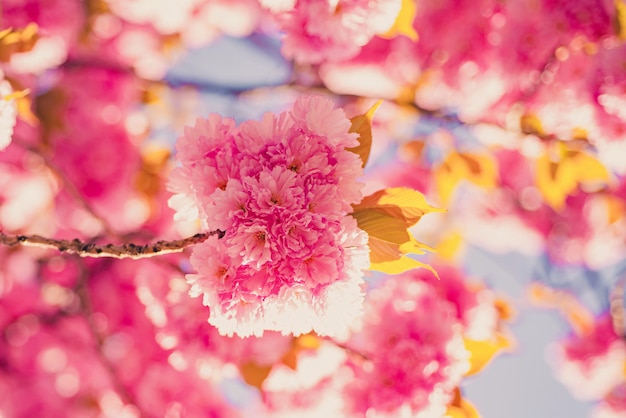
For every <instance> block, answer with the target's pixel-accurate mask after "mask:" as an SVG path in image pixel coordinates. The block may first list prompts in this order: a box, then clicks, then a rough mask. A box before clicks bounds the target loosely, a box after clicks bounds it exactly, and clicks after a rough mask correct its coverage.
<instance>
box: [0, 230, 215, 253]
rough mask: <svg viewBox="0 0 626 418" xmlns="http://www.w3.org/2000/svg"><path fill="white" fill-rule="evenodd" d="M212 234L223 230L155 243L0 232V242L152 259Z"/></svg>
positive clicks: (201, 240)
mask: <svg viewBox="0 0 626 418" xmlns="http://www.w3.org/2000/svg"><path fill="white" fill-rule="evenodd" d="M212 235H217V236H219V237H220V238H221V237H223V236H224V232H223V231H220V230H215V231H210V232H205V233H200V234H196V235H193V236H191V237H187V238H183V239H179V240H174V241H157V242H155V243H153V244H144V245H136V244H132V243H129V244H120V245H114V244H104V245H96V244H90V243H85V242H82V241H80V240H78V239H73V240H65V239H53V238H45V237H42V236H40V235H6V234H5V233H3V232H0V244H3V245H6V246H9V247H15V246H18V245H22V246H24V247H39V248H49V249H57V250H59V251H61V252H64V253H68V254H78V255H79V256H81V257H93V258H101V257H111V258H132V259H135V260H137V259H140V258H149V257H154V256H157V255H163V254H171V253H179V252H182V251H183V250H184V249H185V248H187V247H189V246H190V245H194V244H198V243H201V242H203V241H204V240H206V239H207V238H208V237H210V236H212Z"/></svg>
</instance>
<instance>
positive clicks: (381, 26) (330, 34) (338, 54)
mask: <svg viewBox="0 0 626 418" xmlns="http://www.w3.org/2000/svg"><path fill="white" fill-rule="evenodd" d="M261 3H262V4H264V5H266V6H268V7H270V9H273V10H275V11H276V12H277V14H276V19H277V21H278V25H279V27H280V28H281V30H283V31H284V32H285V35H286V36H285V37H284V40H283V48H282V52H283V54H284V55H285V56H286V57H287V58H293V59H295V60H296V61H298V62H304V63H311V64H319V63H321V62H326V61H330V62H333V61H341V60H345V59H349V58H352V57H354V56H355V55H357V54H358V53H359V51H360V50H361V47H362V46H363V45H365V44H367V43H368V42H369V41H370V40H371V39H372V38H373V37H374V36H375V35H376V34H378V33H383V32H386V31H387V30H389V29H390V28H391V26H392V25H393V23H394V21H395V20H396V17H397V16H398V12H399V11H400V6H401V1H400V0H375V1H371V0H323V1H316V0H298V1H283V2H274V1H271V0H270V1H261ZM277 3H279V5H278V6H277Z"/></svg>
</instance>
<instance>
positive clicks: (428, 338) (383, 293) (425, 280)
mask: <svg viewBox="0 0 626 418" xmlns="http://www.w3.org/2000/svg"><path fill="white" fill-rule="evenodd" d="M437 269H438V270H439V271H440V272H441V281H437V279H435V278H434V277H432V275H431V274H430V273H429V272H426V271H425V270H413V271H411V272H407V273H404V274H402V275H398V276H390V277H388V278H386V279H385V280H384V282H383V283H382V284H381V285H380V286H379V287H377V288H374V289H372V290H370V291H369V292H368V294H367V296H366V299H365V305H364V309H365V315H364V317H363V320H362V322H361V323H360V326H359V327H358V329H355V331H354V332H353V333H352V334H351V335H350V336H349V338H348V339H347V340H346V341H345V342H343V343H341V344H340V345H336V344H333V343H332V342H329V341H321V342H320V345H319V347H317V348H316V349H310V350H305V351H303V352H302V353H300V355H299V356H298V367H297V368H296V369H295V370H294V369H291V368H290V367H288V366H286V365H283V364H276V365H275V366H274V367H273V368H272V371H271V373H270V374H269V376H268V377H267V379H266V380H265V381H264V382H263V385H262V390H263V393H264V403H265V406H266V408H267V409H268V413H269V416H270V417H287V416H293V414H294V413H297V414H298V416H305V417H315V416H333V417H346V418H356V417H363V416H366V417H398V416H407V417H409V416H410V417H420V418H424V417H442V416H444V415H445V413H446V408H447V406H448V405H449V404H450V403H451V401H452V400H453V397H454V393H455V389H456V388H458V386H459V384H460V382H461V379H462V377H463V375H464V374H465V372H467V371H468V367H469V363H468V355H469V353H468V351H467V350H466V349H465V346H464V344H463V338H464V337H467V338H476V339H489V338H490V337H493V335H494V333H495V332H496V322H497V320H498V314H497V312H496V309H495V305H494V299H493V293H492V292H491V291H488V290H486V289H481V288H477V287H476V288H473V287H472V286H471V285H470V284H468V283H467V278H466V277H465V276H463V275H462V274H461V273H460V272H459V271H458V270H457V269H455V268H453V267H450V266H447V265H445V264H439V265H438V266H437ZM290 414H291V415H290ZM301 414H302V415H301Z"/></svg>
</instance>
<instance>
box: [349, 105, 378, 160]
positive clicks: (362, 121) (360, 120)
mask: <svg viewBox="0 0 626 418" xmlns="http://www.w3.org/2000/svg"><path fill="white" fill-rule="evenodd" d="M382 102H383V101H382V100H378V101H377V102H376V103H374V105H373V106H372V107H370V109H369V110H368V111H367V112H365V113H364V114H362V115H357V116H355V117H353V118H352V119H350V121H351V122H352V126H351V127H350V132H356V133H357V134H359V138H358V139H359V145H357V146H356V147H354V148H348V151H351V152H354V153H355V154H357V155H358V156H359V157H361V162H362V166H363V167H365V164H367V160H368V159H369V156H370V151H371V150H372V120H373V119H374V113H375V112H376V109H378V107H379V106H380V105H381V103H382Z"/></svg>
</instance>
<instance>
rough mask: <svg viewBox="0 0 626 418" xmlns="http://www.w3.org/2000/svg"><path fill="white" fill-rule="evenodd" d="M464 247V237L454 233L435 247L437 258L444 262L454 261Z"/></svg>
mask: <svg viewBox="0 0 626 418" xmlns="http://www.w3.org/2000/svg"><path fill="white" fill-rule="evenodd" d="M462 247H463V235H461V234H460V233H458V232H452V233H450V234H448V235H447V236H445V237H444V238H443V239H442V240H441V241H439V244H437V246H436V247H435V251H436V252H437V256H438V257H440V258H442V259H444V260H448V261H450V260H453V259H454V257H455V255H457V254H458V253H459V251H460V250H461V248H462Z"/></svg>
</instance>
